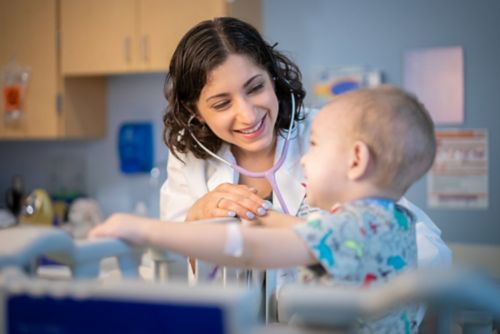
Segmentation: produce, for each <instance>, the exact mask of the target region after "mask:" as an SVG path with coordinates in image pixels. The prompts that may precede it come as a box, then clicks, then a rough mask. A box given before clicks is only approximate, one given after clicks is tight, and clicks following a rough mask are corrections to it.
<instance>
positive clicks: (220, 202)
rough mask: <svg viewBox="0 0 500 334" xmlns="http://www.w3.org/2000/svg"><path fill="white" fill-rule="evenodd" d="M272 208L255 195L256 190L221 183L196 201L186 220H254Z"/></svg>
mask: <svg viewBox="0 0 500 334" xmlns="http://www.w3.org/2000/svg"><path fill="white" fill-rule="evenodd" d="M271 207H272V204H271V203H270V202H269V201H265V200H263V199H262V198H260V197H259V196H258V195H257V190H256V189H254V188H252V187H249V186H246V185H242V184H231V183H223V184H221V185H219V186H218V187H217V188H215V189H214V190H212V191H210V192H208V193H206V194H205V195H204V196H203V197H201V198H200V199H198V200H197V201H196V202H195V203H194V204H193V206H192V207H191V209H190V210H189V212H188V214H187V216H186V220H187V221H191V220H200V219H208V218H215V217H236V216H238V217H240V218H243V219H254V218H255V217H257V216H263V215H265V214H266V212H267V210H268V209H270V208H271Z"/></svg>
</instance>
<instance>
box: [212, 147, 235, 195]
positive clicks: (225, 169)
mask: <svg viewBox="0 0 500 334" xmlns="http://www.w3.org/2000/svg"><path fill="white" fill-rule="evenodd" d="M218 154H219V156H220V157H222V158H223V159H225V160H227V161H229V162H234V161H235V160H234V156H233V154H232V153H231V150H230V148H229V145H226V144H224V145H223V146H222V148H221V149H220V150H219V153H218ZM206 173H207V187H208V191H212V190H214V189H215V188H216V187H217V186H219V185H220V184H222V183H236V182H237V178H238V173H237V172H236V171H235V170H233V169H232V168H231V167H230V166H228V165H226V164H225V163H223V162H221V161H219V160H217V159H214V158H210V159H209V160H208V164H207V171H206Z"/></svg>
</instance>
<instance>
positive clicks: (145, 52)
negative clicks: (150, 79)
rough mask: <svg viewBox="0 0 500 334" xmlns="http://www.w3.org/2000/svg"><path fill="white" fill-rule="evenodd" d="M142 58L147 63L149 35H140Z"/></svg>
mask: <svg viewBox="0 0 500 334" xmlns="http://www.w3.org/2000/svg"><path fill="white" fill-rule="evenodd" d="M141 50H142V60H143V61H144V62H145V63H149V36H148V35H145V36H142V40H141Z"/></svg>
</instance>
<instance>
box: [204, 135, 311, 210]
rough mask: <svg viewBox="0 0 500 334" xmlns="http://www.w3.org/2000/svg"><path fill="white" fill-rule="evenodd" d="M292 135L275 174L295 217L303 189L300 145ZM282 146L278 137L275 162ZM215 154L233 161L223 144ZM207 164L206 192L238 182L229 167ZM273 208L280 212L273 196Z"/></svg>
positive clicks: (215, 162)
mask: <svg viewBox="0 0 500 334" xmlns="http://www.w3.org/2000/svg"><path fill="white" fill-rule="evenodd" d="M294 135H295V134H294ZM294 135H292V138H291V139H290V144H289V146H288V155H287V157H286V159H285V163H284V164H283V166H282V167H281V168H280V169H279V170H278V171H277V173H276V182H277V184H278V187H279V189H280V191H281V193H282V195H283V198H284V200H285V203H286V205H287V206H288V210H289V212H290V214H293V215H296V214H297V212H298V210H299V208H300V205H301V203H302V201H303V199H304V196H305V189H304V187H303V186H302V183H303V180H304V177H303V173H302V169H301V168H300V159H301V157H302V152H301V151H300V145H298V144H297V138H296V137H295V136H294ZM284 144H285V138H283V137H282V136H281V135H279V136H278V140H277V144H276V153H275V157H274V160H275V161H277V160H278V159H279V158H280V156H281V151H282V149H283V145H284ZM217 154H218V155H219V156H221V157H222V158H224V159H225V160H227V161H229V162H234V161H235V158H234V156H233V154H232V153H231V149H230V146H229V145H228V144H223V145H222V147H221V148H220V150H219V152H218V153H217ZM208 162H209V163H208V166H207V167H208V170H207V178H208V179H207V187H208V191H212V190H214V189H215V188H216V187H217V186H218V185H220V184H221V183H237V182H238V178H239V173H238V172H236V171H234V170H233V169H232V168H231V167H230V166H228V165H226V164H225V163H223V162H221V161H219V160H217V159H214V158H210V159H209V160H208ZM273 207H274V209H276V210H280V211H281V208H280V206H279V203H278V199H277V198H276V196H275V194H273Z"/></svg>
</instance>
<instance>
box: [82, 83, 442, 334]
mask: <svg viewBox="0 0 500 334" xmlns="http://www.w3.org/2000/svg"><path fill="white" fill-rule="evenodd" d="M435 148H436V143H435V137H434V127H433V123H432V120H431V118H430V116H429V114H428V113H427V111H426V110H425V108H424V107H423V106H422V105H421V104H420V103H419V102H418V101H417V100H416V99H415V98H414V97H413V96H410V95H409V94H407V93H405V92H404V91H402V90H401V89H398V88H396V87H392V86H382V87H378V88H372V89H360V90H356V91H352V92H348V93H345V94H342V95H340V96H338V97H336V98H335V99H334V100H333V101H332V102H331V103H330V104H328V105H327V106H325V107H324V108H323V109H322V110H321V111H320V112H319V114H318V115H317V116H316V118H315V120H314V123H313V126H312V133H311V140H310V148H309V151H308V153H307V154H306V155H305V156H304V157H303V159H302V166H303V168H304V173H305V177H306V184H307V200H308V203H309V205H310V206H312V207H318V208H320V209H323V210H324V211H322V212H321V213H313V214H311V215H310V216H309V217H308V219H307V221H302V220H300V219H299V218H296V217H292V216H288V215H284V214H281V213H278V212H269V213H268V214H267V215H266V216H264V217H259V218H258V219H259V220H258V221H257V223H258V224H257V225H253V226H247V225H239V224H227V225H223V224H208V223H207V224H196V225H195V226H194V225H192V224H179V223H173V222H172V223H171V222H162V221H159V220H152V219H148V218H143V217H135V216H132V215H127V214H115V215H113V216H112V217H111V218H109V219H108V220H107V221H106V222H105V224H103V225H100V226H98V227H96V228H95V229H94V230H93V231H91V237H118V238H121V239H124V240H126V241H129V242H132V243H135V244H147V245H153V246H155V247H163V248H165V249H170V250H172V251H175V252H178V253H181V254H184V255H187V256H192V257H195V258H198V259H201V260H204V261H208V262H212V263H217V264H220V265H226V266H239V267H247V268H278V267H284V268H286V267H291V266H302V269H303V270H302V274H301V279H302V281H304V282H310V281H320V282H328V283H329V284H344V285H354V286H359V287H366V286H373V285H377V284H381V283H385V282H387V281H388V280H390V279H391V278H393V277H395V276H396V275H398V274H400V273H401V272H402V271H404V270H407V269H409V268H413V267H416V263H417V260H416V255H417V251H416V239H415V226H414V221H413V217H412V214H411V213H410V212H408V211H407V210H405V209H404V208H402V207H400V206H399V205H398V204H397V203H396V202H397V200H398V199H399V198H400V197H401V196H403V194H404V193H405V191H406V190H407V189H408V188H409V187H410V186H411V185H412V184H413V183H414V182H415V181H416V180H418V179H419V178H420V177H422V176H423V175H424V174H425V173H426V172H427V170H428V169H429V168H430V166H431V165H432V162H433V159H434V155H435ZM207 236H210V237H207ZM360 329H361V330H363V331H367V332H384V333H389V332H391V333H392V332H394V333H407V332H413V331H416V329H417V325H416V321H415V312H414V310H413V309H410V308H408V309H401V310H397V311H395V312H392V313H390V314H388V315H385V316H384V317H382V318H380V319H372V320H370V321H368V322H365V323H360Z"/></svg>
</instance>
